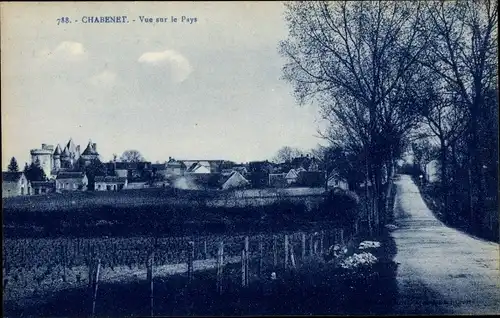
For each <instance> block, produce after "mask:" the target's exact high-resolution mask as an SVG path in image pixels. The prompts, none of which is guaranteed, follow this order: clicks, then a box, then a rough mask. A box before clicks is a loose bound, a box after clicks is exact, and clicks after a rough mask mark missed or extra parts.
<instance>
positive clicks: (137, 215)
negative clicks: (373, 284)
mask: <svg viewBox="0 0 500 318" xmlns="http://www.w3.org/2000/svg"><path fill="white" fill-rule="evenodd" d="M322 191H323V190H322V189H286V190H282V191H277V190H264V191H256V190H246V191H235V192H220V191H214V192H211V191H187V192H183V191H180V192H175V193H173V192H169V190H167V189H143V190H131V191H122V192H117V193H95V192H88V193H74V194H72V193H70V194H51V195H48V196H38V197H25V198H13V200H11V199H9V200H4V208H5V210H4V233H5V234H6V235H5V238H4V244H3V256H4V258H3V259H4V262H3V271H4V281H3V284H4V285H3V286H4V301H5V303H6V304H8V306H10V307H11V308H27V307H29V306H30V305H33V306H35V305H36V304H37V303H39V302H41V301H43V302H45V301H47V300H49V299H51V297H57V296H56V295H57V294H58V293H61V292H62V291H69V290H74V289H75V288H87V289H88V287H89V285H92V282H93V280H94V279H95V275H96V274H95V273H96V267H97V266H96V265H97V262H98V261H99V264H100V265H99V268H100V271H99V281H100V282H101V283H102V284H124V283H132V282H138V281H144V280H145V279H146V277H147V276H148V275H147V266H146V264H147V263H148V258H149V257H150V256H151V255H153V254H152V252H154V257H153V268H154V275H155V277H156V279H162V278H166V277H170V276H172V275H184V274H183V273H185V272H186V271H187V270H188V264H192V268H194V271H195V272H196V273H198V272H200V271H203V272H205V271H213V269H214V268H215V267H216V264H217V260H216V256H217V252H218V249H219V247H220V245H221V243H222V244H223V246H224V256H223V259H224V266H225V267H228V268H231V266H233V265H234V266H236V268H238V266H239V265H238V263H239V264H241V260H242V254H241V252H242V247H243V246H244V239H245V238H246V237H248V240H249V250H248V253H249V254H248V258H249V261H250V263H251V264H253V265H252V266H254V268H253V269H252V272H253V273H254V274H255V273H256V272H257V273H258V275H257V277H254V278H258V277H261V274H262V273H266V275H268V274H269V273H270V271H271V270H277V268H284V266H285V265H284V264H285V263H286V264H288V265H287V266H291V265H290V264H291V263H290V262H292V259H293V265H296V266H299V267H300V266H303V265H305V264H306V263H308V262H310V261H312V260H315V259H318V258H320V255H321V253H322V252H325V251H326V250H328V248H329V247H330V246H332V245H333V244H336V243H338V242H346V241H348V240H349V238H352V237H353V236H354V233H355V229H356V228H357V227H354V226H353V224H354V223H347V224H350V225H347V224H346V223H345V222H344V221H345V220H344V216H345V213H344V212H345V211H350V212H349V213H351V214H353V215H354V214H355V213H356V210H357V208H356V202H355V200H354V201H352V200H351V201H352V202H351V204H350V205H349V204H347V205H346V203H348V202H347V201H346V198H347V195H345V194H339V195H336V196H333V197H332V198H333V201H329V204H330V205H324V203H325V202H326V201H325V202H324V201H323V198H324V195H323V194H322ZM308 202H309V203H310V205H309V204H308ZM343 213H344V214H343ZM285 236H286V238H285ZM285 241H287V242H288V243H285ZM188 242H193V250H191V249H189V248H188V246H190V245H189V244H188ZM285 246H288V250H289V251H290V250H291V251H293V252H287V253H285ZM191 253H192V254H191ZM290 253H291V254H290ZM292 254H293V255H294V256H292ZM190 255H192V256H190ZM255 264H258V265H255ZM255 266H257V268H258V269H257V268H255ZM225 271H226V270H225ZM254 276H255V275H254ZM252 277H253V276H252Z"/></svg>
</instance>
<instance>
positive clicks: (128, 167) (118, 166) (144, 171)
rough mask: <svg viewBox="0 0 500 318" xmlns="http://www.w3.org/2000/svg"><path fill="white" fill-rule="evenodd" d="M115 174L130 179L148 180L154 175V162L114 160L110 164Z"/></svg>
mask: <svg viewBox="0 0 500 318" xmlns="http://www.w3.org/2000/svg"><path fill="white" fill-rule="evenodd" d="M108 165H109V166H111V169H108V170H112V171H114V175H115V176H117V177H121V178H127V179H128V180H135V181H141V182H142V181H147V180H149V179H150V178H151V176H152V175H153V169H152V164H151V162H149V161H141V162H112V163H109V164H108Z"/></svg>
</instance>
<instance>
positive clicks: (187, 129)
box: [1, 2, 322, 169]
mask: <svg viewBox="0 0 500 318" xmlns="http://www.w3.org/2000/svg"><path fill="white" fill-rule="evenodd" d="M1 6H2V12H1V14H2V16H1V21H2V25H1V51H2V52H1V54H2V56H1V63H2V78H1V79H2V82H1V83H2V84H1V85H2V95H1V100H2V109H1V111H2V168H4V169H5V168H6V167H7V165H8V162H9V160H10V158H11V157H12V156H14V157H16V158H17V160H18V163H19V165H21V166H22V165H24V162H29V161H30V155H29V150H30V149H33V148H40V146H41V144H42V143H45V144H51V145H54V146H55V145H57V144H58V143H59V144H61V146H63V145H64V144H65V143H67V142H68V140H69V138H70V137H71V138H73V140H74V142H75V143H76V144H79V145H81V148H82V151H83V149H84V148H85V147H86V145H87V143H88V142H89V140H92V142H94V143H96V144H97V150H98V152H99V153H100V155H101V159H102V160H104V161H108V160H110V159H111V158H112V157H113V154H114V153H116V154H118V155H120V154H121V153H122V152H123V151H125V150H127V149H137V150H139V151H140V152H141V153H142V154H143V156H144V157H145V158H146V159H147V160H148V161H152V162H156V161H159V162H164V161H165V160H168V158H169V157H174V158H176V159H225V160H233V161H236V162H247V161H252V160H264V159H271V158H272V157H273V156H274V154H275V153H276V151H277V150H278V149H279V148H280V147H282V146H292V147H298V148H301V149H305V150H308V149H311V148H313V147H315V146H316V145H317V144H318V143H322V141H321V139H319V138H318V137H317V136H316V135H317V133H316V131H317V129H318V127H320V126H321V125H322V122H321V121H320V120H319V113H318V109H317V108H316V107H314V106H313V105H305V106H299V105H297V103H296V101H295V99H294V98H293V96H292V92H293V87H292V86H291V84H289V83H286V82H285V81H283V80H281V79H280V77H281V74H282V73H281V69H282V66H283V65H284V63H285V60H284V58H282V57H280V55H279V54H278V51H277V47H278V43H279V41H280V40H283V39H285V38H286V36H287V27H286V24H285V22H284V19H283V5H282V4H281V3H278V2H232V3H231V2H219V3H216V2H210V3H203V2H196V3H193V2H173V3H156V2H155V3H152V2H146V3H143V2H140V3H134V2H122V3H98V2H89V3H76V2H74V3H70V2H64V3H63V2H61V3H55V2H54V3H38V4H37V3H5V2H4V3H2V4H1ZM90 16H92V17H100V16H127V18H128V22H129V23H120V24H118V23H115V24H111V23H110V24H95V23H94V24H91V23H87V24H84V23H82V20H85V19H84V18H83V17H90ZM141 16H143V17H151V18H153V19H154V20H155V19H156V18H158V17H167V18H168V20H170V19H171V17H172V16H175V17H177V18H178V21H177V22H176V23H174V22H170V21H168V22H167V23H143V22H140V17H141ZM182 16H185V17H187V18H189V19H185V20H186V21H185V22H182V21H181V19H182ZM65 17H68V19H69V20H70V21H71V23H60V24H59V25H58V23H57V19H58V18H60V19H61V18H65ZM194 18H196V22H193V21H194ZM86 19H87V20H88V18H86ZM63 20H64V19H63ZM134 20H135V22H134ZM188 20H189V21H191V23H189V22H187V21H188Z"/></svg>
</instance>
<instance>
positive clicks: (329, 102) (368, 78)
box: [280, 1, 428, 229]
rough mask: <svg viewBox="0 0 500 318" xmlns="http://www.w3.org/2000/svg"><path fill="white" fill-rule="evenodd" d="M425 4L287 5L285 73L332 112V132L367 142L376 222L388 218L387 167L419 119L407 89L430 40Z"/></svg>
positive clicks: (302, 95)
mask: <svg viewBox="0 0 500 318" xmlns="http://www.w3.org/2000/svg"><path fill="white" fill-rule="evenodd" d="M421 9H422V7H421V5H420V3H409V2H396V1H391V2H389V1H387V2H385V1H379V2H363V1H359V2H346V1H344V2H291V3H287V4H286V13H285V18H286V21H287V23H288V27H289V37H288V39H287V40H285V41H283V42H282V43H281V45H280V52H281V54H282V55H283V56H284V57H286V58H287V60H288V62H287V63H286V65H285V66H284V69H283V71H284V79H285V80H287V81H289V82H291V83H292V84H293V85H294V92H295V96H296V98H297V100H298V102H299V103H300V104H304V103H306V102H308V101H311V100H314V101H316V102H317V103H318V104H319V106H320V108H321V109H322V110H323V112H324V113H326V114H329V115H330V116H332V117H331V118H332V119H333V120H332V122H334V124H333V125H332V126H331V127H330V132H331V133H333V134H335V133H339V131H340V132H343V133H344V135H345V134H348V135H350V136H351V139H352V140H355V142H354V143H353V144H355V145H356V146H357V147H361V148H363V149H365V153H366V156H365V157H366V159H367V162H366V163H367V164H366V166H367V175H370V176H371V177H372V179H373V181H374V182H373V195H372V197H373V198H374V199H375V201H374V204H373V210H374V225H375V227H376V228H377V229H380V226H379V225H381V224H382V223H383V222H384V213H383V209H384V198H383V195H382V194H383V193H382V188H381V186H382V184H381V183H382V166H383V164H384V162H385V161H387V160H392V158H391V157H393V156H394V154H393V151H394V147H397V146H398V144H399V140H400V139H401V137H402V135H403V134H405V133H406V132H407V131H408V130H410V129H411V128H412V126H413V125H414V124H415V116H412V115H411V114H409V113H408V112H411V111H412V107H411V104H410V103H409V102H408V101H409V97H410V95H409V94H410V92H409V91H408V88H409V87H410V86H411V84H412V83H411V82H412V81H414V80H416V79H415V78H414V77H413V74H416V72H414V68H416V67H418V65H417V63H416V61H417V60H418V58H419V56H420V54H421V53H422V52H423V50H424V49H425V48H426V45H427V40H428V34H426V32H423V31H422V30H425V29H424V28H422V24H423V22H424V21H423V18H425V15H423V14H422V10H421ZM330 135H331V134H330ZM391 155H392V156H391Z"/></svg>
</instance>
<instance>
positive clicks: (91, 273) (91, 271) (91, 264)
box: [87, 241, 94, 288]
mask: <svg viewBox="0 0 500 318" xmlns="http://www.w3.org/2000/svg"><path fill="white" fill-rule="evenodd" d="M93 256H94V255H93V253H92V249H91V247H90V241H88V242H87V257H88V258H87V262H88V266H89V275H88V276H89V288H92V284H93V280H94V278H93V276H94V262H93V260H94V257H93Z"/></svg>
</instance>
